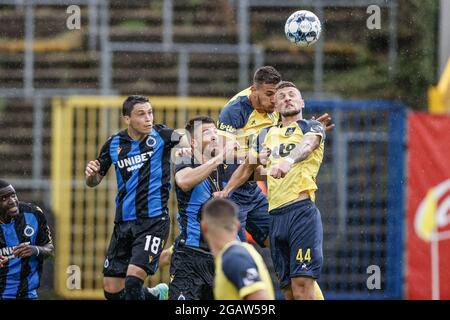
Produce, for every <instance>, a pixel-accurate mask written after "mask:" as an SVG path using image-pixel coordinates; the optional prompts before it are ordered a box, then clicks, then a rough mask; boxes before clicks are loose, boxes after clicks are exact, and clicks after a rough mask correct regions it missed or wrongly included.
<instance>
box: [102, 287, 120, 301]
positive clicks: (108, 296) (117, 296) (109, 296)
mask: <svg viewBox="0 0 450 320" xmlns="http://www.w3.org/2000/svg"><path fill="white" fill-rule="evenodd" d="M103 292H104V294H105V298H106V300H122V299H124V298H125V290H124V289H122V290H120V291H119V292H115V293H112V292H108V291H106V290H104V291H103Z"/></svg>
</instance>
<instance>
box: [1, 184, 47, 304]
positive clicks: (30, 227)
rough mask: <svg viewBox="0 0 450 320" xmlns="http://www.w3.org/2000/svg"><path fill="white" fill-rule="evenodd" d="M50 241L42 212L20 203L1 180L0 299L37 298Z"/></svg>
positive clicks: (12, 190)
mask: <svg viewBox="0 0 450 320" xmlns="http://www.w3.org/2000/svg"><path fill="white" fill-rule="evenodd" d="M53 251H54V248H53V241H52V236H51V233H50V228H49V227H48V225H47V219H46V218H45V215H44V213H43V212H42V210H41V209H40V208H39V207H38V206H36V205H34V204H31V203H25V202H20V201H19V199H18V198H17V195H16V191H15V190H14V187H13V186H12V185H11V184H9V183H8V182H6V181H4V180H0V299H37V297H38V294H37V289H38V288H39V284H40V279H41V273H42V266H43V261H44V259H46V258H48V257H51V256H53Z"/></svg>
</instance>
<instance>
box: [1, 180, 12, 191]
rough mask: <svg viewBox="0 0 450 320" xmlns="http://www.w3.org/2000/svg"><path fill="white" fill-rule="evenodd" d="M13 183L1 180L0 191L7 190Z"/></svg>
mask: <svg viewBox="0 0 450 320" xmlns="http://www.w3.org/2000/svg"><path fill="white" fill-rule="evenodd" d="M10 185H11V183H9V182H7V181H5V180H0V189H3V188H6V187H7V186H10Z"/></svg>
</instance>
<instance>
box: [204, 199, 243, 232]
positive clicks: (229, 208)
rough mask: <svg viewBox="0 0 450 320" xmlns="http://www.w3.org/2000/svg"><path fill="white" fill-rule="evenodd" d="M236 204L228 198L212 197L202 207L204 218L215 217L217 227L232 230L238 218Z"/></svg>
mask: <svg viewBox="0 0 450 320" xmlns="http://www.w3.org/2000/svg"><path fill="white" fill-rule="evenodd" d="M238 212H239V210H238V208H237V206H236V204H235V203H234V202H232V201H230V200H227V199H221V198H217V199H212V200H210V201H208V202H207V203H206V204H205V205H204V206H203V209H202V218H204V219H213V220H214V221H215V225H216V226H217V227H221V228H223V229H226V230H229V231H232V230H233V224H234V222H235V221H236V219H237V218H238Z"/></svg>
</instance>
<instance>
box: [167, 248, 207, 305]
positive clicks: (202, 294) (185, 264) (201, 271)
mask: <svg viewBox="0 0 450 320" xmlns="http://www.w3.org/2000/svg"><path fill="white" fill-rule="evenodd" d="M213 285H214V257H213V256H212V254H208V253H203V252H199V251H197V250H195V249H191V248H189V247H185V246H183V247H181V248H178V249H175V250H174V252H173V255H172V261H171V263H170V284H169V300H213V299H214V293H213Z"/></svg>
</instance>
